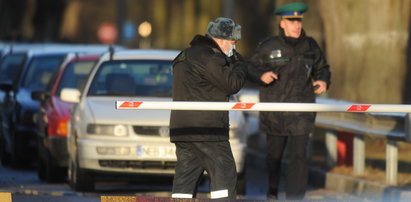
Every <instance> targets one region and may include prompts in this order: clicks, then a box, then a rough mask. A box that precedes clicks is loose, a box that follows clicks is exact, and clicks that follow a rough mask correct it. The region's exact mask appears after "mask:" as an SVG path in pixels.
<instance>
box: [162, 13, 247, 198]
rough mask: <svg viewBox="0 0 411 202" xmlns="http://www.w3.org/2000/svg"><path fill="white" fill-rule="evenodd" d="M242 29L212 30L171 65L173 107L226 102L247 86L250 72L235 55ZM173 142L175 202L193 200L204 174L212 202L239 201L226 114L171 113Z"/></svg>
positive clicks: (217, 25) (220, 24)
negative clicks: (220, 200)
mask: <svg viewBox="0 0 411 202" xmlns="http://www.w3.org/2000/svg"><path fill="white" fill-rule="evenodd" d="M240 38H241V26H240V25H238V24H236V23H235V22H234V21H233V20H232V19H229V18H217V19H216V20H215V21H212V22H210V23H209V24H208V28H207V34H206V36H202V35H197V36H195V37H194V39H193V40H192V41H191V43H190V45H191V46H190V47H189V48H187V49H185V50H183V51H182V52H181V53H180V54H179V55H178V56H177V57H176V58H175V60H174V61H173V77H174V78H173V101H214V102H227V101H228V100H229V96H230V95H232V94H235V93H237V92H238V91H239V90H240V89H241V88H242V86H243V85H244V83H245V80H246V75H247V67H246V65H245V64H244V62H243V61H242V60H241V56H240V55H239V54H238V53H237V52H236V51H235V50H234V48H235V43H236V41H238V40H240ZM170 140H171V142H173V143H175V145H176V155H177V165H176V168H175V175H174V181H173V190H172V197H173V198H192V197H195V193H196V187H197V184H198V182H199V180H200V178H201V176H202V174H203V172H204V171H207V173H208V175H209V176H210V180H211V198H235V196H236V183H237V172H236V167H235V162H234V158H233V154H232V152H231V147H230V143H229V141H228V140H229V122H228V112H227V111H172V112H171V118H170Z"/></svg>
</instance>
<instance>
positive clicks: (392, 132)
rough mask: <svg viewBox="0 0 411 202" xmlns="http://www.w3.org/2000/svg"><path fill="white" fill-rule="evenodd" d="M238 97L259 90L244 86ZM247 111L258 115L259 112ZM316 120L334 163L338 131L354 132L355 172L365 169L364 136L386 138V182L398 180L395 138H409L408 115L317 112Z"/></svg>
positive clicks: (248, 97) (254, 95)
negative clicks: (323, 130) (322, 129)
mask: <svg viewBox="0 0 411 202" xmlns="http://www.w3.org/2000/svg"><path fill="white" fill-rule="evenodd" d="M238 97H239V100H240V101H241V102H253V103H257V102H259V98H258V90H250V89H243V90H242V91H240V93H239V95H238ZM316 102H317V103H319V104H358V103H353V102H347V101H342V100H335V99H330V98H324V97H318V98H317V101H316ZM247 113H249V114H251V115H254V116H258V112H247ZM315 124H316V126H317V127H320V128H324V129H326V130H327V132H326V137H325V144H326V148H327V151H328V153H327V159H328V164H329V165H330V166H334V165H336V162H337V132H338V131H344V132H349V133H353V134H354V141H353V150H354V151H353V172H354V174H355V175H362V174H364V171H365V143H364V136H381V137H385V138H387V145H386V171H385V172H386V183H387V184H390V185H396V184H397V175H398V147H397V141H407V142H410V141H411V138H410V136H411V134H410V131H411V119H410V118H409V114H408V113H373V112H372V113H367V112H365V113H347V112H318V113H317V118H316V122H315Z"/></svg>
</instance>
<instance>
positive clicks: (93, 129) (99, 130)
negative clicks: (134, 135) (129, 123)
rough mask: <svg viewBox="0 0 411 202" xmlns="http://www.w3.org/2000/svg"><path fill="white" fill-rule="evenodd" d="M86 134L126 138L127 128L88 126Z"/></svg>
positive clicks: (107, 125)
mask: <svg viewBox="0 0 411 202" xmlns="http://www.w3.org/2000/svg"><path fill="white" fill-rule="evenodd" d="M87 133H88V134H90V135H114V136H119V137H122V136H128V131H127V127H126V126H125V125H109V124H88V125H87Z"/></svg>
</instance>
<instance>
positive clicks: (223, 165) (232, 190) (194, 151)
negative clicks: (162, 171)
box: [172, 141, 237, 199]
mask: <svg viewBox="0 0 411 202" xmlns="http://www.w3.org/2000/svg"><path fill="white" fill-rule="evenodd" d="M175 145H176V155H177V165H176V168H175V175H174V180H173V190H172V197H173V198H193V197H196V192H197V185H198V183H199V181H200V179H201V176H202V174H203V173H204V171H207V173H208V175H209V177H210V181H211V198H232V199H234V198H235V197H236V184H237V171H236V167H235V161H234V157H233V154H232V152H231V146H230V143H229V141H215V142H175Z"/></svg>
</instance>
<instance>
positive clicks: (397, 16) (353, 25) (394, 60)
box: [319, 0, 411, 104]
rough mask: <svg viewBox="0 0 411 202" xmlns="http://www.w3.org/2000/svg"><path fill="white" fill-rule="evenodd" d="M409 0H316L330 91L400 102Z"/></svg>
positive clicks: (372, 100)
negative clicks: (327, 63) (321, 25)
mask: <svg viewBox="0 0 411 202" xmlns="http://www.w3.org/2000/svg"><path fill="white" fill-rule="evenodd" d="M410 7H411V0H396V1H375V0H364V1H357V0H344V1H337V0H320V1H319V8H320V9H319V10H320V14H321V16H322V19H323V22H324V28H325V36H326V45H327V46H326V52H327V56H328V61H329V63H330V65H331V70H332V74H333V77H332V85H331V89H330V92H329V95H330V96H331V97H333V98H336V99H344V100H350V101H355V102H364V103H387V104H396V103H401V102H402V92H403V84H404V79H405V72H406V48H407V40H408V31H409V24H410V22H409V21H410Z"/></svg>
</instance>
